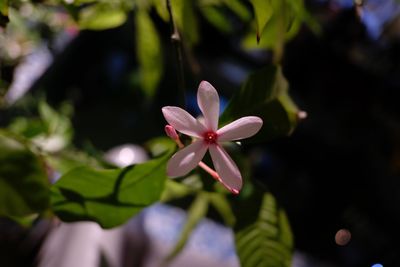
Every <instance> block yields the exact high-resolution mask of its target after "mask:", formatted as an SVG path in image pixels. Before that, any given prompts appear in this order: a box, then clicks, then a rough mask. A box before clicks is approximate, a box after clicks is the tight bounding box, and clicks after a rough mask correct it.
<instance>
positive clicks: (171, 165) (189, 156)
mask: <svg viewBox="0 0 400 267" xmlns="http://www.w3.org/2000/svg"><path fill="white" fill-rule="evenodd" d="M207 148H208V146H207V145H206V144H205V143H204V141H203V140H198V141H195V142H194V143H192V144H190V145H189V146H187V147H185V148H183V149H181V150H179V151H178V152H176V153H175V155H173V156H172V158H171V159H170V160H169V161H168V164H167V175H168V176H170V177H178V176H183V175H186V174H188V173H189V172H190V171H191V170H193V169H194V168H195V167H196V166H197V165H198V164H199V162H200V160H201V159H202V158H203V157H204V154H205V153H206V152H207Z"/></svg>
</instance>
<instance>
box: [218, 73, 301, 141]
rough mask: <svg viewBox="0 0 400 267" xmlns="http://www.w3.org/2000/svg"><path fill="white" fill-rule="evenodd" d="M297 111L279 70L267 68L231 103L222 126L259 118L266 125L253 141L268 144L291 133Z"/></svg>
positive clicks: (254, 74) (226, 110)
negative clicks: (248, 118)
mask: <svg viewBox="0 0 400 267" xmlns="http://www.w3.org/2000/svg"><path fill="white" fill-rule="evenodd" d="M297 114H298V109H297V107H296V105H295V104H294V103H293V101H292V99H291V98H290V96H289V94H288V83H287V81H286V79H285V77H284V76H283V74H282V70H281V68H280V67H279V66H274V65H271V66H268V67H265V68H263V69H261V70H259V71H256V72H254V73H253V74H251V75H250V76H249V78H248V79H247V80H246V82H245V83H244V84H243V86H242V88H241V90H239V91H238V92H237V93H236V94H235V95H234V96H233V98H232V100H231V101H230V102H229V103H228V106H227V107H226V109H225V111H224V113H223V114H222V115H221V118H220V124H221V125H223V124H226V123H228V122H231V121H233V120H234V119H238V118H240V117H243V116H250V115H254V116H259V117H261V118H262V119H263V121H264V124H263V127H262V128H261V130H260V132H259V133H258V134H257V135H256V136H255V137H253V138H252V139H249V140H252V141H266V140H271V139H274V138H276V137H281V136H285V135H288V134H290V133H292V131H293V130H294V128H295V127H296V125H297V123H298V117H297Z"/></svg>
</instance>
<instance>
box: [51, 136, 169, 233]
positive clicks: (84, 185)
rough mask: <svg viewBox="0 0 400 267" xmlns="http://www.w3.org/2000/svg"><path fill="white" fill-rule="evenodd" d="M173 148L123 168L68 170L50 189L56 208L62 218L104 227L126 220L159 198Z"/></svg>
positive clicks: (113, 225) (116, 224) (55, 210)
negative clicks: (141, 162) (140, 162)
mask: <svg viewBox="0 0 400 267" xmlns="http://www.w3.org/2000/svg"><path fill="white" fill-rule="evenodd" d="M171 143H172V141H171ZM171 148H172V146H171ZM174 150H175V147H174V148H173V149H169V150H167V151H164V153H163V154H162V155H161V156H160V157H158V158H156V159H153V160H150V161H148V162H146V163H143V164H138V165H134V166H129V167H127V168H125V169H122V170H120V169H113V170H95V169H91V168H89V167H80V168H76V169H74V170H72V171H70V172H68V173H66V174H65V175H63V176H62V177H61V178H60V179H59V180H58V181H57V182H56V183H55V184H54V185H53V186H52V188H51V204H52V208H53V211H54V212H55V214H56V215H57V216H58V217H59V218H60V219H61V220H63V221H67V222H72V221H81V220H90V221H95V222H97V223H99V225H100V226H102V227H103V228H111V227H115V226H118V225H121V224H123V223H125V222H126V221H127V220H128V219H129V218H131V217H132V216H134V215H135V214H137V213H139V212H140V211H141V210H142V209H143V208H145V207H147V206H149V205H151V204H153V203H154V202H156V201H158V200H159V199H160V196H161V193H162V191H163V189H164V184H165V180H166V178H167V177H166V163H167V161H168V159H169V158H170V157H171V155H172V153H173V152H174Z"/></svg>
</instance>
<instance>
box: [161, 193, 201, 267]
mask: <svg viewBox="0 0 400 267" xmlns="http://www.w3.org/2000/svg"><path fill="white" fill-rule="evenodd" d="M207 210H208V196H207V194H206V193H203V192H200V193H199V194H197V196H196V198H195V200H194V201H193V202H192V204H191V205H190V207H189V209H188V211H187V218H186V223H185V225H184V226H183V229H182V232H181V235H180V237H179V240H178V241H177V242H176V244H175V247H174V248H173V249H172V251H171V252H170V253H169V254H168V256H167V257H166V259H165V261H166V262H169V261H171V260H173V259H174V258H175V257H176V256H177V255H178V254H179V253H180V252H181V251H182V249H183V248H184V247H185V245H186V243H187V241H188V239H189V237H190V234H191V233H192V231H193V230H194V229H195V228H196V226H197V224H198V223H199V222H200V220H201V219H202V218H204V216H206V214H207Z"/></svg>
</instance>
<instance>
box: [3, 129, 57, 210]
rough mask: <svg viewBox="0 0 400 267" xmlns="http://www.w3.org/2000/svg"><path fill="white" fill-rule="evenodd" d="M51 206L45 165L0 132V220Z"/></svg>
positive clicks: (11, 138) (12, 138)
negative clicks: (0, 218) (0, 217)
mask: <svg viewBox="0 0 400 267" xmlns="http://www.w3.org/2000/svg"><path fill="white" fill-rule="evenodd" d="M48 205H49V185H48V182H47V175H46V171H45V166H44V163H43V162H42V161H41V160H40V159H39V158H38V157H37V156H36V155H34V154H33V153H32V152H31V151H30V150H29V149H28V147H27V146H26V145H25V144H23V143H22V142H21V141H19V140H17V139H15V138H14V137H12V136H10V135H8V134H5V133H3V132H0V216H16V217H20V216H26V215H30V214H33V213H37V212H41V211H43V210H45V209H46V208H47V207H48Z"/></svg>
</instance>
